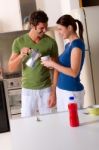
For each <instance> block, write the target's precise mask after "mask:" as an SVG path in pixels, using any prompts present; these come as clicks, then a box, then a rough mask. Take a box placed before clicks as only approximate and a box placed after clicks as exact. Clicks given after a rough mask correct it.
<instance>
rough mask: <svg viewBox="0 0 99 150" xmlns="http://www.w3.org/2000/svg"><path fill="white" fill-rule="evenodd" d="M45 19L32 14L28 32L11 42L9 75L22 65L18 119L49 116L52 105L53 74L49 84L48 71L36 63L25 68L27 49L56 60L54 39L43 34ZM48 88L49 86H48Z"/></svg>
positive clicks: (45, 28)
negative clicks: (37, 114) (19, 115)
mask: <svg viewBox="0 0 99 150" xmlns="http://www.w3.org/2000/svg"><path fill="white" fill-rule="evenodd" d="M47 23H48V17H47V15H46V13H45V12H44V11H41V10H39V11H36V12H33V13H32V14H31V15H30V31H29V33H27V34H24V35H23V36H21V37H19V38H17V39H15V40H14V42H13V45H12V55H11V57H10V59H9V63H8V66H9V71H11V72H14V71H16V70H17V69H18V68H19V67H20V65H21V64H22V108H21V116H22V117H28V116H32V115H35V113H36V111H37V109H38V110H39V112H40V114H45V113H51V107H53V106H54V105H55V104H56V95H55V86H54V84H56V83H55V82H56V81H55V72H54V75H53V84H52V83H51V78H50V71H49V69H47V68H46V67H44V66H43V65H42V64H41V60H40V59H38V60H37V61H36V63H35V66H34V67H33V68H31V67H28V66H27V65H26V61H27V60H28V59H29V58H30V51H31V50H30V48H31V49H34V50H35V49H38V51H39V52H40V53H41V55H42V56H46V55H50V57H51V58H52V59H53V60H56V58H57V56H58V49H57V44H56V42H55V40H54V39H52V38H50V37H49V36H47V35H46V34H45V32H46V31H47ZM51 85H52V86H51Z"/></svg>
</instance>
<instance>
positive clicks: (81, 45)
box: [71, 38, 85, 50]
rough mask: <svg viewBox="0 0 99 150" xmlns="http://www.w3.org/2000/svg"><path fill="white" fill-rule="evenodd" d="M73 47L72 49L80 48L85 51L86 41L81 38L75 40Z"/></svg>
mask: <svg viewBox="0 0 99 150" xmlns="http://www.w3.org/2000/svg"><path fill="white" fill-rule="evenodd" d="M71 46H72V48H75V47H78V48H80V49H83V50H84V49H85V44H84V41H83V40H82V39H80V38H78V39H75V40H73V41H72V43H71Z"/></svg>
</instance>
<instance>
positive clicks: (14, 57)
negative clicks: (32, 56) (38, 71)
mask: <svg viewBox="0 0 99 150" xmlns="http://www.w3.org/2000/svg"><path fill="white" fill-rule="evenodd" d="M29 52H30V49H29V48H22V49H21V52H20V54H17V53H12V54H11V57H10V59H9V62H8V68H9V71H10V72H15V71H18V70H19V69H20V67H21V64H22V59H23V58H24V57H26V56H27V54H28V53H29Z"/></svg>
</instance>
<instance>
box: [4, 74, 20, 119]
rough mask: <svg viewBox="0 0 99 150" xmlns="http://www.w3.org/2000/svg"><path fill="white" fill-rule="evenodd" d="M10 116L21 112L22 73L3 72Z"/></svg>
mask: <svg viewBox="0 0 99 150" xmlns="http://www.w3.org/2000/svg"><path fill="white" fill-rule="evenodd" d="M3 80H4V85H5V93H6V99H7V103H8V109H9V116H10V117H11V118H12V117H14V116H16V115H18V116H19V114H21V73H20V72H16V73H3Z"/></svg>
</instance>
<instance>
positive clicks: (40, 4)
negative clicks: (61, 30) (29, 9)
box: [36, 0, 79, 26]
mask: <svg viewBox="0 0 99 150" xmlns="http://www.w3.org/2000/svg"><path fill="white" fill-rule="evenodd" d="M36 7H37V9H42V10H44V11H45V12H46V13H47V15H48V16H49V26H55V25H56V20H57V19H58V18H59V17H60V16H61V15H63V14H66V13H69V12H70V11H71V10H72V9H75V8H79V0H54V1H51V0H50V1H49V0H42V1H41V0H36Z"/></svg>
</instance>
